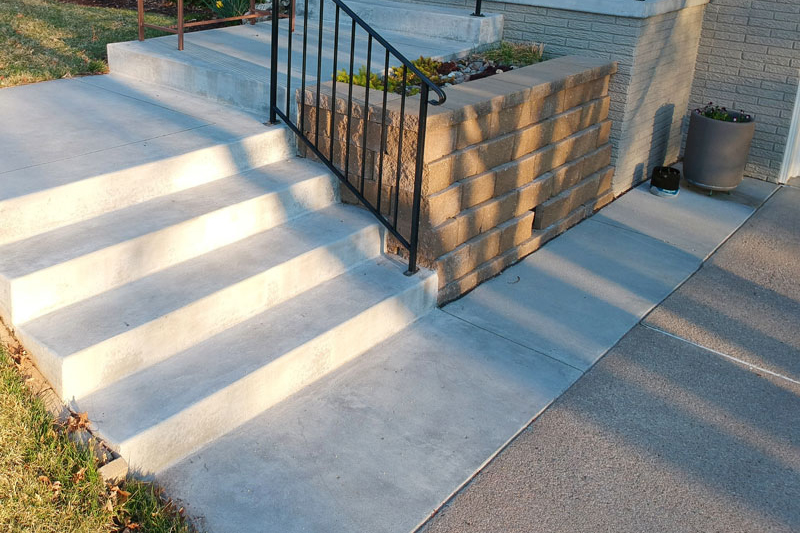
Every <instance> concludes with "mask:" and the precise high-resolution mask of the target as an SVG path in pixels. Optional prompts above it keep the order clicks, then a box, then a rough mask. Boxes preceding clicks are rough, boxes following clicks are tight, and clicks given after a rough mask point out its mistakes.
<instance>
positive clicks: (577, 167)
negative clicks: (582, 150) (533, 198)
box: [550, 156, 591, 196]
mask: <svg viewBox="0 0 800 533" xmlns="http://www.w3.org/2000/svg"><path fill="white" fill-rule="evenodd" d="M585 158H586V156H583V157H580V158H578V159H575V160H572V161H570V162H568V163H565V164H563V165H561V166H560V167H558V168H557V169H554V170H551V171H550V175H552V180H551V181H552V195H553V196H556V195H558V194H561V193H562V192H563V191H565V190H567V189H569V188H570V187H574V186H575V185H577V184H578V183H579V182H580V181H581V180H582V179H583V178H585V177H586V176H588V175H589V174H591V173H589V174H584V173H583V165H584V161H585Z"/></svg>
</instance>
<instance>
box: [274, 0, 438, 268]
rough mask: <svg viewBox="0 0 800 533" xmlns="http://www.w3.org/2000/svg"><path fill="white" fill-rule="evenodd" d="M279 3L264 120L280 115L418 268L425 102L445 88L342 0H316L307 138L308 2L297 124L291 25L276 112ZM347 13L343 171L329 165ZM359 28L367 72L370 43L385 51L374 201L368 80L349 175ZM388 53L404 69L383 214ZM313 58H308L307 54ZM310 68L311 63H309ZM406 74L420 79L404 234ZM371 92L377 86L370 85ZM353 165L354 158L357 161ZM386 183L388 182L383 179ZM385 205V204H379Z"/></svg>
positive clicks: (410, 262)
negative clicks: (325, 123)
mask: <svg viewBox="0 0 800 533" xmlns="http://www.w3.org/2000/svg"><path fill="white" fill-rule="evenodd" d="M326 1H330V2H332V3H333V4H334V5H335V6H336V17H335V26H334V28H335V29H334V43H333V69H332V77H333V81H332V88H331V106H330V107H331V109H330V122H329V123H330V142H329V150H328V153H327V154H326V153H323V150H321V149H320V144H319V140H320V139H319V137H320V113H319V110H320V97H321V82H322V75H323V74H322V48H323V25H324V20H325V18H324V14H325V2H326ZM278 2H279V0H272V6H273V8H272V28H271V29H272V35H271V43H272V46H271V57H270V88H269V120H270V122H271V123H276V122H277V120H278V118H280V119H281V120H282V121H283V122H284V123H285V124H286V126H288V127H289V129H291V130H292V131H293V132H294V133H295V134H296V135H297V137H298V139H300V141H302V142H303V144H304V145H305V146H306V147H307V148H308V149H309V150H310V151H311V153H313V154H314V155H315V156H316V157H317V158H318V159H319V160H320V161H321V162H322V163H323V164H324V165H326V166H327V167H328V169H330V170H331V172H332V173H333V174H334V175H335V176H337V177H338V178H339V180H340V181H341V182H342V184H343V185H344V186H345V187H346V188H347V189H348V190H349V191H350V192H351V193H352V194H353V195H354V196H355V197H356V198H358V200H359V202H360V203H361V204H362V205H363V206H364V207H366V208H367V209H368V210H369V211H370V212H371V213H372V214H373V215H374V216H375V217H376V218H377V219H378V220H379V221H380V222H381V224H383V225H384V226H385V227H386V228H387V230H388V231H389V233H391V234H392V235H393V236H394V237H395V238H396V239H397V241H398V242H399V243H400V245H402V246H403V247H405V248H406V249H407V250H408V271H407V272H406V273H407V274H409V275H410V274H413V273H414V272H416V271H417V248H418V243H419V218H420V204H421V196H422V174H423V168H424V155H425V135H426V124H427V116H428V105H429V104H430V105H441V104H443V103H444V102H445V100H446V98H447V97H446V95H445V93H444V91H443V90H442V89H441V88H440V87H438V86H437V85H436V84H435V83H433V81H432V80H431V79H430V78H428V77H427V76H426V75H425V74H423V73H422V72H421V71H420V70H419V69H418V68H417V67H416V66H414V64H413V63H412V62H411V61H410V60H409V59H408V58H406V57H405V56H404V55H403V54H401V53H400V52H399V51H398V50H397V49H396V48H395V47H394V46H392V45H391V44H389V43H388V42H387V41H386V39H384V38H383V37H382V36H381V35H380V34H379V33H378V32H377V31H376V30H375V29H374V28H372V27H371V26H370V25H369V24H367V23H366V22H365V21H364V20H363V19H362V18H361V17H359V16H358V15H357V14H356V13H355V12H354V11H353V10H352V9H350V7H349V6H347V5H346V4H345V3H344V2H343V1H342V0H320V3H319V30H318V31H319V35H318V43H317V47H318V50H317V57H316V101H315V105H316V109H317V113H316V122H315V125H314V135H313V137H314V138H313V140H312V139H311V138H309V137H308V136H306V134H305V132H304V129H305V118H306V116H305V115H306V113H305V107H306V97H305V93H306V70H307V66H308V64H309V62H308V59H309V54H308V52H309V50H308V2H309V0H304V2H305V9H304V10H303V50H302V75H301V87H300V95H301V98H300V104H299V106H300V109H299V116H300V119H299V122H300V124H299V125H298V124H295V122H294V121H293V120H292V119H291V118H290V115H291V114H292V113H291V110H292V107H291V98H292V91H291V87H292V81H291V80H292V65H291V61H292V34H291V29H290V31H289V33H288V35H287V38H288V51H287V68H286V103H285V109H284V110H281V109H280V106H279V104H278V75H277V73H278V54H279V49H278V45H279V41H280V33H279V32H280V28H279V26H278V9H277V7H278ZM342 12H344V14H345V15H347V16H349V17H350V19H351V23H350V54H349V71H348V76H347V79H348V81H347V85H348V94H347V126H346V127H347V133H346V135H345V140H344V142H345V148H344V150H345V154H344V165H343V167H344V168H343V169H342V168H339V167H338V166H337V165H336V164H334V162H333V161H334V144H335V143H336V139H335V132H334V121H335V115H336V102H337V97H338V93H337V92H336V83H337V75H338V70H337V66H338V56H339V26H340V17H341V13H342ZM358 27H360V28H361V29H362V30H363V31H364V32H366V34H367V64H366V72H367V76H369V75H370V74H371V73H372V47H373V42H377V43H378V44H380V45H381V46H382V47H383V48H384V50H385V57H384V61H383V63H384V65H383V72H384V75H385V76H386V79H385V80H384V83H383V89H382V91H381V92H382V93H383V98H382V104H383V105H382V108H381V109H382V110H381V112H380V114H381V122H380V154H379V164H378V168H377V179H376V185H377V187H376V195H377V198H376V200H375V201H374V202H373V201H371V200H369V199H368V198H367V197H366V196H365V194H364V185H365V179H366V178H365V170H366V152H367V135H368V130H369V128H368V127H367V126H368V115H369V111H370V109H372V108H371V107H370V101H369V96H370V83H369V82H368V83H367V84H366V87H365V88H364V91H365V92H364V114H363V120H364V122H365V123H364V127H363V139H362V142H361V148H362V149H361V164H360V168H361V174H360V183H356V184H353V183H351V179H350V178H351V176H350V144H351V142H350V141H351V126H352V112H353V63H354V57H355V42H356V29H357V28H358ZM390 55H391V56H393V57H394V58H395V60H396V62H399V63H400V64H401V65H402V66H403V67H405V68H403V69H402V82H401V85H400V90H399V91H398V92H399V93H400V95H401V96H400V111H399V116H400V121H399V127H398V128H399V135H398V137H397V138H398V141H397V168H396V174H395V179H394V187H393V190H394V194H393V196H394V198H392V193H391V189H390V192H389V199H388V202H389V203H388V210H387V214H386V216H384V214H383V212H382V210H381V205H382V191H383V185H384V181H383V178H384V176H383V174H384V170H385V169H384V158H385V156H386V154H387V130H388V125H387V123H386V118H387V106H386V103H387V94H388V85H389V84H388V75H389V71H390V65H389V59H390ZM312 59H313V58H312ZM312 68H313V67H312ZM409 72H410V73H412V74H414V75H416V76H417V77H418V78H419V80H420V86H419V90H420V102H419V120H418V126H417V132H416V133H417V146H416V159H415V160H414V162H413V163H414V164H413V166H414V184H413V197H412V206H411V220H410V223H411V227H410V233H409V234H408V235H403V234H402V232H401V230H400V225H399V220H398V218H399V210H400V209H399V207H400V177H401V174H402V170H403V164H404V163H407V162H404V161H403V158H402V155H403V139H404V132H405V123H406V120H405V107H406V97H407V96H408V94H407V93H408V87H409V84H408V78H409ZM375 90H376V91H377V90H379V89H375ZM431 92H433V93H434V94H435V95H436V98H435V99H431ZM356 163H357V162H356ZM387 183H388V182H387ZM386 206H387V205H386V204H384V207H386Z"/></svg>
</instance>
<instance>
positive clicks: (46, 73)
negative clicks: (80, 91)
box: [0, 0, 174, 87]
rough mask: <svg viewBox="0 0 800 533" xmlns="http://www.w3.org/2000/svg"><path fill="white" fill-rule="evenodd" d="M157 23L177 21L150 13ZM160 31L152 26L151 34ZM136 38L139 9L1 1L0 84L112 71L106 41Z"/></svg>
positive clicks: (50, 1) (37, 0)
mask: <svg viewBox="0 0 800 533" xmlns="http://www.w3.org/2000/svg"><path fill="white" fill-rule="evenodd" d="M145 20H147V22H150V23H153V24H161V25H169V24H173V23H174V19H171V18H170V17H167V16H165V15H158V14H146V15H145ZM156 35H160V33H158V32H155V31H151V30H148V32H147V36H148V37H154V36H156ZM136 37H137V26H136V12H135V11H130V10H124V9H110V8H104V7H90V6H82V5H76V4H67V3H61V2H57V1H55V0H0V50H2V52H0V87H10V86H13V85H22V84H25V83H34V82H37V81H45V80H53V79H58V78H64V77H71V76H80V75H83V74H102V73H105V72H107V71H108V65H107V64H106V44H107V43H113V42H119V41H130V40H133V39H136Z"/></svg>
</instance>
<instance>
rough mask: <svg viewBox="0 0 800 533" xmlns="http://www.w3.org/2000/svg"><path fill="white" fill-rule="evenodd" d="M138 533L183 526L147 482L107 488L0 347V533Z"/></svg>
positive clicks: (88, 455) (85, 452)
mask: <svg viewBox="0 0 800 533" xmlns="http://www.w3.org/2000/svg"><path fill="white" fill-rule="evenodd" d="M131 526H132V527H131ZM126 527H127V528H128V529H126ZM137 530H138V531H148V532H150V531H152V532H175V533H178V532H187V531H189V526H188V524H187V523H186V520H185V519H184V518H183V517H182V516H181V515H180V514H179V513H177V512H176V511H175V509H174V508H173V506H172V504H171V503H169V502H165V501H164V500H163V499H162V498H161V497H160V494H159V493H158V490H157V489H155V488H154V487H153V486H152V485H151V484H149V483H143V482H138V481H130V482H128V483H125V484H124V485H122V486H109V485H106V484H105V483H104V482H103V480H102V479H101V477H100V475H99V473H98V466H97V462H96V460H95V457H94V454H93V453H92V451H91V450H90V449H89V448H88V447H87V446H84V445H78V444H76V443H75V442H73V441H72V440H71V439H70V438H69V437H68V435H67V434H66V433H65V431H64V430H63V428H60V427H59V426H57V425H55V424H54V421H53V418H52V417H51V416H50V414H49V413H48V412H47V410H46V409H45V407H44V404H43V403H42V401H41V400H40V399H39V398H37V397H36V396H34V395H33V394H32V393H31V391H30V390H29V389H28V387H27V386H26V384H25V382H24V380H23V378H22V376H21V375H20V373H19V372H18V370H17V368H16V366H15V364H14V362H13V360H12V359H11V358H10V357H9V356H8V355H7V353H6V351H5V350H4V349H3V347H2V346H0V531H3V532H7V531H8V532H17V531H20V532H21V531H25V532H29V531H30V532H58V533H63V532H109V531H131V532H133V531H137Z"/></svg>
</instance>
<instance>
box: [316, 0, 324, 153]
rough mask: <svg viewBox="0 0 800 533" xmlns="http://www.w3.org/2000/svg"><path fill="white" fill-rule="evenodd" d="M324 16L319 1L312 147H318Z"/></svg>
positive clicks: (322, 2)
mask: <svg viewBox="0 0 800 533" xmlns="http://www.w3.org/2000/svg"><path fill="white" fill-rule="evenodd" d="M324 16H325V0H319V36H318V37H317V38H318V41H317V48H318V50H317V102H316V103H317V111H316V113H317V116H316V124H315V126H314V146H315V147H317V146H319V115H320V113H319V103H320V95H321V94H322V89H321V85H320V84H321V83H322V28H324V24H323V17H324Z"/></svg>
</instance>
